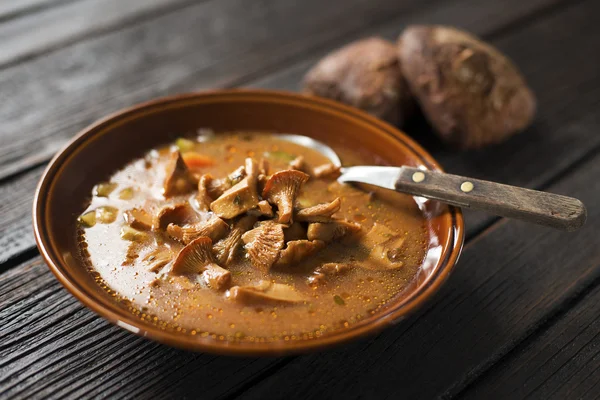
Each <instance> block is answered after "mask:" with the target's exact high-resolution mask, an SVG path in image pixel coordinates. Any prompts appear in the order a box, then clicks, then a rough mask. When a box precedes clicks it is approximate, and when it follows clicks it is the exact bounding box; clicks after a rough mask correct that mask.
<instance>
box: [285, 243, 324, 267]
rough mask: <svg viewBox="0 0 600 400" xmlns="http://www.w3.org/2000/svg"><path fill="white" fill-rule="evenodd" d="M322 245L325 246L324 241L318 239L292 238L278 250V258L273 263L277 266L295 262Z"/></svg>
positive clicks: (316, 250)
mask: <svg viewBox="0 0 600 400" xmlns="http://www.w3.org/2000/svg"><path fill="white" fill-rule="evenodd" d="M323 247H325V242H322V241H320V240H293V241H291V242H288V243H287V247H286V248H285V249H283V250H281V251H280V252H279V258H278V259H277V262H276V263H275V265H276V266H278V267H279V266H289V265H294V264H297V263H299V262H300V261H302V260H304V259H305V258H307V257H310V256H312V255H313V254H315V253H316V252H318V251H319V250H321V249H322V248H323Z"/></svg>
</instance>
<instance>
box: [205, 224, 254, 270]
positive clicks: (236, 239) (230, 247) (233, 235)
mask: <svg viewBox="0 0 600 400" xmlns="http://www.w3.org/2000/svg"><path fill="white" fill-rule="evenodd" d="M255 222H256V216H254V215H245V216H243V217H240V218H239V219H238V220H237V221H235V222H234V223H233V224H232V227H231V230H230V232H229V235H227V237H225V238H224V239H222V240H219V241H218V242H217V243H215V245H214V246H213V251H214V253H215V254H216V255H217V259H218V260H219V263H220V264H222V265H229V264H230V263H231V262H232V261H233V259H234V258H235V255H236V252H237V249H238V248H239V247H240V246H241V244H242V234H243V233H244V232H246V231H247V230H248V229H250V228H252V225H254V223H255Z"/></svg>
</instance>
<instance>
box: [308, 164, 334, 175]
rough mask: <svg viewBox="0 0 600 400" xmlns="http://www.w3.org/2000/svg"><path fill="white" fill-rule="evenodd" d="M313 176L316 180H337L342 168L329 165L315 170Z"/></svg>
mask: <svg viewBox="0 0 600 400" xmlns="http://www.w3.org/2000/svg"><path fill="white" fill-rule="evenodd" d="M312 175H313V176H314V177H315V178H337V177H338V176H339V175H340V167H338V166H336V165H334V164H332V163H327V164H323V165H319V166H317V167H315V168H313V171H312Z"/></svg>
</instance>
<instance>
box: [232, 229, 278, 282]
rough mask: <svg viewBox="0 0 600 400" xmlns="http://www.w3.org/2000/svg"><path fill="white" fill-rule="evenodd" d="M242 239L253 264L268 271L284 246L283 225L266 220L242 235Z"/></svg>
mask: <svg viewBox="0 0 600 400" xmlns="http://www.w3.org/2000/svg"><path fill="white" fill-rule="evenodd" d="M242 241H243V242H244V243H245V246H244V248H245V249H246V251H247V253H248V256H249V257H250V261H252V265H254V267H256V268H257V269H259V270H261V271H263V272H268V271H269V269H270V268H271V267H272V266H273V264H274V263H275V261H277V258H278V257H279V250H281V249H282V248H283V227H282V226H281V224H278V223H276V222H273V221H265V222H263V223H262V224H261V225H260V226H258V227H257V228H254V229H252V230H251V231H248V232H246V233H244V234H243V235H242Z"/></svg>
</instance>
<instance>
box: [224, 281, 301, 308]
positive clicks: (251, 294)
mask: <svg viewBox="0 0 600 400" xmlns="http://www.w3.org/2000/svg"><path fill="white" fill-rule="evenodd" d="M228 297H229V298H230V299H232V300H235V301H237V302H240V303H244V304H263V303H288V304H294V303H302V302H305V301H306V298H305V297H304V296H303V295H301V294H300V293H298V292H297V291H296V290H294V288H292V287H291V286H289V285H286V284H283V283H273V282H271V281H264V280H263V281H260V282H259V284H258V285H255V286H234V287H232V288H231V289H229V293H228Z"/></svg>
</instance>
